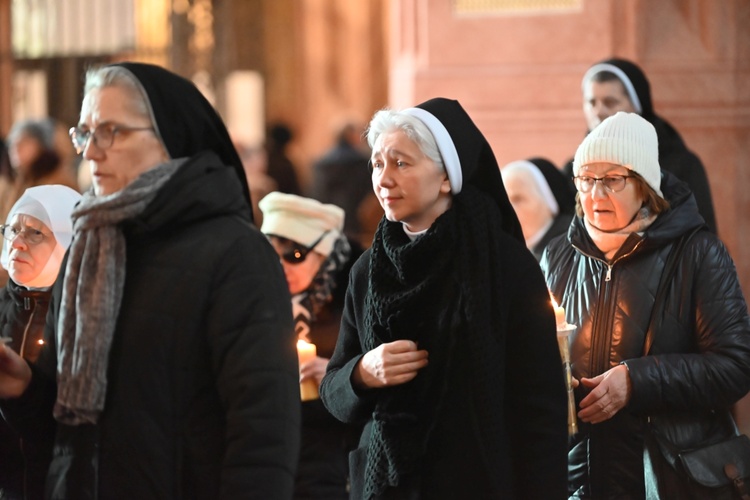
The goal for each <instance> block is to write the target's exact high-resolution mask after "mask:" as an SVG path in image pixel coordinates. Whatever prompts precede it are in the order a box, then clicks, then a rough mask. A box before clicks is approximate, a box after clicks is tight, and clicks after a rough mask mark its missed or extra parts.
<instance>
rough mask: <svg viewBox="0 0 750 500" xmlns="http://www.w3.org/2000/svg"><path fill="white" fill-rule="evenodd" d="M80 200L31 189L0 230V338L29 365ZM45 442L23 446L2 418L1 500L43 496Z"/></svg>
mask: <svg viewBox="0 0 750 500" xmlns="http://www.w3.org/2000/svg"><path fill="white" fill-rule="evenodd" d="M80 199H81V195H80V194H78V192H77V191H75V190H73V189H71V188H69V187H67V186H61V185H49V186H37V187H32V188H29V189H27V190H26V191H25V192H24V194H23V195H22V196H21V198H19V199H18V201H16V203H15V204H14V205H13V207H12V208H11V210H10V213H9V214H8V219H7V221H5V222H6V223H5V224H3V225H2V226H0V233H2V237H3V241H2V244H3V250H2V254H0V263H1V264H2V266H3V268H4V269H7V270H8V273H9V275H10V280H9V281H8V283H7V285H6V286H5V288H3V289H2V290H0V338H1V339H2V340H1V341H3V342H5V343H6V348H10V349H13V351H15V352H16V353H18V355H19V356H21V357H23V358H24V359H26V360H27V361H29V362H32V363H33V362H35V361H36V360H37V358H38V357H39V352H40V350H41V348H42V346H43V345H44V339H43V337H44V324H45V318H46V317H47V310H48V308H49V301H50V296H51V295H52V284H53V283H54V282H55V279H56V278H57V274H58V272H59V271H60V264H61V263H62V261H63V257H64V255H65V251H66V250H67V249H68V246H69V245H70V241H71V238H72V236H73V227H72V224H71V220H70V214H71V213H72V212H73V207H74V206H75V204H76V203H77V202H78V200H80ZM40 437H41V438H42V439H38V438H40ZM45 437H46V436H39V435H37V436H31V437H28V438H27V439H25V440H24V441H23V442H22V441H21V439H20V436H19V435H18V434H17V433H16V432H15V431H14V430H12V429H11V427H10V426H9V425H8V424H7V423H6V422H5V420H3V419H1V418H0V464H2V466H0V498H8V499H17V498H26V499H28V500H35V499H41V498H43V497H44V477H45V475H46V473H47V466H48V465H49V456H48V455H47V454H46V452H47V451H48V450H47V445H46V444H45V443H44V438H45ZM35 438H37V439H35Z"/></svg>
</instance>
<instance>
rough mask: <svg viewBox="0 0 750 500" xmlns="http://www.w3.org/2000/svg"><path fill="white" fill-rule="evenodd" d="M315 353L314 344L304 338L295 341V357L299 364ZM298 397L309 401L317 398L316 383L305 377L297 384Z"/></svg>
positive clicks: (310, 358)
mask: <svg viewBox="0 0 750 500" xmlns="http://www.w3.org/2000/svg"><path fill="white" fill-rule="evenodd" d="M316 355H317V352H316V348H315V344H311V343H309V342H305V341H304V340H301V339H300V340H298V341H297V357H298V358H299V364H300V366H302V365H303V364H305V363H307V362H309V361H312V360H313V359H314V358H315V356H316ZM299 390H300V398H301V399H302V401H310V400H313V399H318V398H319V397H320V395H319V394H318V384H317V382H316V381H315V380H313V379H307V380H305V381H304V382H302V383H301V384H300V385H299Z"/></svg>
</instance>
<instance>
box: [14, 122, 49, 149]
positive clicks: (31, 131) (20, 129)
mask: <svg viewBox="0 0 750 500" xmlns="http://www.w3.org/2000/svg"><path fill="white" fill-rule="evenodd" d="M23 136H26V137H31V138H32V139H34V140H36V141H37V142H38V143H39V145H40V146H41V147H42V148H43V149H47V150H50V151H52V150H54V149H55V124H54V122H53V121H52V120H51V119H42V120H21V121H18V122H16V123H14V124H13V127H11V129H10V132H8V138H7V140H6V141H7V143H8V144H11V143H12V142H14V141H16V140H18V139H19V138H21V137H23Z"/></svg>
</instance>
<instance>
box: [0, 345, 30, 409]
mask: <svg viewBox="0 0 750 500" xmlns="http://www.w3.org/2000/svg"><path fill="white" fill-rule="evenodd" d="M30 383H31V368H30V367H29V364H28V363H27V362H26V360H24V359H23V358H22V357H21V356H19V355H18V354H17V353H16V352H15V351H13V349H11V348H9V347H8V346H6V345H5V344H4V343H0V398H2V399H10V398H17V397H19V396H21V394H23V393H24V391H25V390H26V388H27V387H28V386H29V384H30Z"/></svg>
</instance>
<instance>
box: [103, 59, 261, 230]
mask: <svg viewBox="0 0 750 500" xmlns="http://www.w3.org/2000/svg"><path fill="white" fill-rule="evenodd" d="M112 66H119V67H122V68H125V69H127V70H128V71H130V72H131V73H132V74H133V76H134V77H135V78H136V79H137V80H138V81H139V82H140V84H141V86H142V87H143V89H144V91H145V92H146V96H147V97H148V100H149V103H150V105H151V109H152V111H153V113H154V116H153V118H154V120H155V122H156V123H155V124H156V129H157V130H156V132H157V134H158V135H159V137H160V138H161V140H162V142H163V143H164V146H165V147H166V148H167V152H168V153H169V156H170V157H171V158H184V157H187V158H189V157H192V156H194V155H196V154H197V153H199V152H201V151H206V150H210V151H213V152H214V153H216V154H217V155H218V156H219V158H220V159H221V161H222V162H223V163H224V164H225V165H227V166H231V167H233V168H234V170H235V172H236V173H237V177H238V178H239V181H240V183H241V184H242V191H243V193H244V194H245V198H246V199H247V203H248V207H250V206H252V205H251V201H250V189H249V187H248V184H247V178H246V177H245V170H244V167H243V166H242V160H240V157H239V155H238V154H237V150H236V149H235V148H234V145H233V144H232V139H231V138H230V137H229V132H227V128H226V126H225V125H224V122H223V121H222V119H221V117H220V116H219V114H218V113H217V112H216V110H215V109H214V108H213V106H211V103H209V102H208V100H206V98H205V97H204V96H203V94H201V92H200V90H198V88H197V87H196V86H195V85H194V84H193V83H192V82H191V81H190V80H188V79H186V78H183V77H181V76H179V75H176V74H175V73H172V72H171V71H168V70H166V69H164V68H162V67H160V66H154V65H153V64H144V63H135V62H123V63H117V64H113V65H112ZM250 217H251V218H252V210H250Z"/></svg>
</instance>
